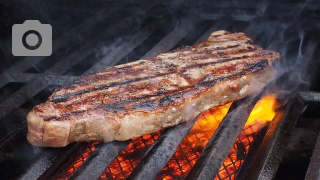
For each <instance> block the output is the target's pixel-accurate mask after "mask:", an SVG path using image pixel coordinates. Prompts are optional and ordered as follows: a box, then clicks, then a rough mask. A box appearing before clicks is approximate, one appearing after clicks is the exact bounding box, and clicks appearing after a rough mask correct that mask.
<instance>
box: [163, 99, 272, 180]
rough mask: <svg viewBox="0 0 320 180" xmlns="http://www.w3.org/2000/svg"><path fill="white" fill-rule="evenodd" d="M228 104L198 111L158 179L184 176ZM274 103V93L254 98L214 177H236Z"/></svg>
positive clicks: (223, 114)
mask: <svg viewBox="0 0 320 180" xmlns="http://www.w3.org/2000/svg"><path fill="white" fill-rule="evenodd" d="M230 106H231V103H229V104H226V105H224V106H219V107H216V108H213V109H210V110H209V111H207V112H205V113H203V114H202V115H200V116H199V118H198V120H197V122H196V123H195V125H194V127H193V128H192V129H191V130H190V132H189V134H188V135H187V136H186V137H185V139H184V140H183V141H182V143H181V145H180V146H179V148H178V149H177V151H176V152H175V154H174V155H173V157H172V158H171V159H170V160H169V162H168V164H167V165H166V166H165V167H164V169H163V170H162V172H161V173H160V174H159V175H158V177H157V179H159V180H160V179H165V180H171V179H176V178H175V177H180V178H185V177H186V176H187V175H188V173H189V172H190V170H191V169H192V167H193V166H194V164H195V163H196V161H197V159H198V158H199V156H200V154H201V152H202V150H203V149H204V147H205V146H206V145H207V143H208V142H209V140H210V138H211V136H212V135H213V133H214V132H215V131H216V129H217V128H218V126H219V124H220V122H221V121H222V119H223V118H224V117H225V115H226V114H227V112H228V110H229V108H230ZM276 106H277V100H276V97H275V95H269V96H266V97H264V98H263V99H261V100H260V101H258V102H257V104H256V105H255V107H254V109H253V110H252V112H251V114H250V116H249V118H248V120H247V122H246V124H245V126H244V128H243V130H242V132H241V134H240V135H239V136H238V138H237V141H236V143H235V144H234V146H233V148H232V149H231V150H230V152H229V155H228V157H227V158H226V159H225V162H224V163H223V165H222V166H221V168H220V170H219V173H218V175H217V176H216V177H215V179H224V178H227V177H229V179H234V178H235V175H236V172H237V170H239V168H240V166H241V164H242V163H243V160H244V157H245V155H246V154H247V153H248V152H249V148H250V144H251V143H252V142H253V140H254V136H252V134H253V133H255V132H257V131H258V130H260V129H261V128H262V127H264V126H265V125H266V123H268V122H270V121H271V120H272V119H273V117H274V115H275V108H276ZM250 135H251V136H250Z"/></svg>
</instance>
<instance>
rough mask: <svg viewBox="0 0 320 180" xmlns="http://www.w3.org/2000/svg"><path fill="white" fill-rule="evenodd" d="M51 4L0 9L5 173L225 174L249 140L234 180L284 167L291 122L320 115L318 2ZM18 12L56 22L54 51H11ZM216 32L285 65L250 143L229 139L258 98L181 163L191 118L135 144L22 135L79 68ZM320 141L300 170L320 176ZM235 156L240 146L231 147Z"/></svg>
mask: <svg viewBox="0 0 320 180" xmlns="http://www.w3.org/2000/svg"><path fill="white" fill-rule="evenodd" d="M55 3H60V5H59V6H58V5H56V4H50V3H37V2H36V1H35V0H34V1H30V2H29V3H28V4H24V5H22V4H19V3H17V4H13V3H11V2H10V3H6V4H3V6H2V8H3V9H4V10H3V11H0V13H3V16H2V17H3V18H2V19H0V21H1V24H2V25H1V26H3V27H2V29H3V31H1V34H0V38H1V43H0V52H1V54H0V63H1V65H2V66H1V68H0V72H1V73H0V129H1V130H0V173H1V176H2V177H3V178H4V179H17V178H20V179H37V178H40V179H51V178H53V179H57V178H71V179H72V178H73V179H76V178H79V179H83V178H84V177H85V178H86V179H88V178H95V179H97V178H105V179H110V177H112V176H118V175H119V176H123V177H128V178H130V179H142V177H143V178H144V179H152V178H154V177H156V178H157V179H162V178H164V177H167V176H168V177H169V176H170V177H172V178H176V179H179V178H181V179H184V178H189V179H196V178H198V179H213V178H215V177H216V178H218V179H223V178H224V177H222V175H221V174H220V173H219V175H218V176H217V173H218V172H220V171H221V169H220V167H221V166H222V165H223V162H224V160H225V159H226V157H227V158H228V157H229V158H230V157H232V153H229V152H230V150H231V149H232V147H235V146H236V147H237V148H238V151H239V149H241V147H242V149H243V146H244V147H247V146H248V144H250V147H252V148H250V151H249V152H247V151H246V152H245V153H242V154H244V155H245V156H244V157H243V158H245V157H246V159H245V161H241V164H242V166H241V168H240V169H236V170H234V171H229V170H230V169H232V168H233V169H235V166H232V165H231V166H225V168H224V169H227V171H226V173H225V175H226V176H231V177H235V175H236V174H237V177H238V179H243V178H244V179H257V178H266V179H270V178H271V177H273V176H274V175H275V174H276V173H277V176H276V177H278V174H279V173H280V172H277V171H278V166H279V164H283V161H284V160H283V159H282V155H283V153H284V151H285V148H286V144H287V143H288V141H289V136H288V134H290V133H291V132H292V131H293V129H294V128H295V124H296V122H297V121H298V126H299V122H300V121H299V120H300V119H301V116H308V117H315V119H319V117H320V115H319V114H318V113H317V111H316V112H315V110H314V109H315V108H314V107H318V106H319V101H320V95H319V87H318V86H317V84H318V83H317V81H319V78H318V79H317V77H320V76H319V58H320V57H319V54H318V53H316V52H319V50H320V47H319V37H320V33H319V32H320V29H319V27H320V24H319V18H320V11H319V10H318V9H319V5H318V4H317V3H316V2H312V1H311V2H310V1H308V2H307V1H306V2H288V1H283V2H282V3H268V2H261V3H257V2H249V1H245V2H237V1H221V2H219V3H218V2H216V1H215V2H209V1H203V2H197V3H196V4H194V2H193V1H188V0H186V1H182V0H181V1H175V2H169V1H168V2H166V1H162V2H161V3H160V2H159V3H158V2H157V3H155V2H150V1H144V0H141V1H136V2H133V1H122V2H118V1H93V2H92V3H89V4H86V3H82V2H78V3H76V4H71V2H69V3H67V2H55ZM21 9H26V11H21ZM27 10H28V11H27ZM24 18H28V19H29V18H30V19H38V20H40V21H41V23H44V24H45V23H50V24H51V25H52V27H53V46H52V47H53V49H52V52H53V53H52V55H51V56H49V57H43V56H38V57H15V56H13V55H12V53H11V28H12V25H13V24H21V23H23V22H24V20H25V19H24ZM215 30H228V31H231V32H244V33H246V34H247V35H248V36H249V37H250V38H252V39H253V41H254V42H255V43H256V44H258V45H259V46H261V47H263V48H264V49H269V50H274V51H277V52H280V53H281V54H282V61H281V63H279V64H277V65H276V68H278V69H280V70H281V71H280V75H279V77H278V78H277V79H276V80H275V81H274V82H273V83H271V84H270V85H269V86H268V87H272V88H267V89H266V90H265V93H267V94H268V93H276V94H277V96H278V98H279V100H280V106H279V107H280V108H279V109H278V112H279V113H278V114H277V115H276V116H275V118H274V120H273V121H272V122H271V123H270V125H269V127H265V128H263V129H261V130H260V131H258V132H257V133H255V134H252V137H253V138H254V139H255V141H253V142H251V141H250V138H249V137H248V136H246V137H242V138H244V139H246V138H248V139H249V140H248V141H249V142H250V143H248V141H245V142H242V143H240V144H238V145H235V140H236V139H237V138H238V139H239V138H241V137H240V136H238V135H239V134H240V133H241V132H242V131H245V129H243V125H244V123H245V121H246V120H247V116H248V115H249V112H250V111H251V109H252V108H253V106H254V105H255V102H256V101H257V100H258V99H259V96H255V97H248V98H245V99H242V100H240V101H237V102H234V103H233V104H232V105H231V109H230V112H229V113H228V114H227V115H226V117H225V119H224V120H223V121H222V123H221V126H219V128H218V129H217V130H216V133H214V134H213V135H212V137H208V138H207V140H208V144H207V145H206V146H205V147H203V148H204V150H203V148H201V149H197V150H193V151H194V152H192V153H193V155H194V156H195V157H196V158H195V159H192V158H191V157H193V155H192V153H191V154H190V155H187V156H186V159H187V161H185V163H186V164H187V165H184V164H183V162H180V160H178V159H175V158H176V157H177V153H179V152H183V153H181V154H187V153H188V152H185V151H187V150H186V149H181V146H182V145H183V143H185V140H184V138H185V137H186V136H187V135H188V132H189V131H190V129H191V131H192V128H194V127H195V126H196V125H197V124H196V125H195V126H193V125H194V123H195V120H192V121H190V123H186V124H181V125H178V126H175V127H173V128H170V129H167V130H164V131H163V132H158V133H154V134H150V135H146V136H143V137H139V138H136V139H135V140H134V141H125V142H111V143H107V144H99V143H98V142H91V143H74V144H71V145H69V146H67V147H64V148H39V147H34V146H32V145H30V144H29V143H28V142H27V141H26V134H27V124H26V119H25V117H26V115H27V113H28V112H29V111H30V110H31V108H32V107H33V106H35V105H37V104H40V103H42V102H45V101H46V100H47V98H48V97H49V96H50V95H51V93H52V92H53V91H54V89H56V88H58V87H61V86H64V85H68V84H69V83H70V82H71V81H74V80H75V79H77V76H79V75H88V74H92V73H95V72H98V71H100V70H102V69H103V68H105V67H109V66H113V65H117V64H123V63H126V62H131V61H134V60H138V59H145V58H150V57H153V56H156V55H157V54H159V53H163V52H167V51H170V50H173V49H176V48H177V47H181V46H183V45H192V44H195V43H199V42H201V41H203V40H205V39H207V38H208V36H209V34H210V33H211V32H213V31H215ZM316 73H318V75H317V74H316ZM310 91H314V92H310ZM306 105H308V106H306ZM304 110H305V113H303V114H302V115H300V112H303V111H304ZM243 112H246V113H243ZM310 114H311V115H310ZM234 117H237V118H234ZM299 117H300V119H299ZM318 132H319V131H317V133H318ZM264 134H266V136H264ZM188 136H189V135H188ZM188 136H187V137H188ZM259 139H260V140H259ZM319 141H320V140H319V139H318V142H317V143H316V148H315V150H314V152H315V154H314V155H313V157H312V158H311V163H310V167H309V169H308V171H307V172H304V174H303V177H304V176H305V174H306V175H307V177H318V178H319V176H320V174H319V172H318V169H319V162H320V161H319V158H317V155H316V153H317V152H319V147H318V146H319ZM173 142H174V143H173ZM259 142H261V143H259ZM180 143H182V144H181V145H180ZM238 143H239V141H238ZM238 146H239V147H238ZM130 148H132V149H139V153H138V154H135V155H134V157H130V152H131V151H130ZM177 148H178V150H177V151H176V149H177ZM251 149H252V150H251ZM128 154H129V157H130V158H131V159H130V160H129V161H128V162H129V166H127V168H129V169H130V173H126V171H125V169H122V167H121V164H122V161H125V160H123V158H122V157H124V155H128ZM310 154H312V152H311V153H310ZM118 155H120V156H118ZM237 156H239V157H240V156H241V153H239V152H237ZM271 157H275V158H271ZM198 158H199V160H198V161H196V159H198ZM240 159H241V158H240ZM168 161H169V162H172V161H176V164H178V165H179V166H181V167H180V172H174V171H172V169H170V166H168V164H167V162H168ZM261 162H263V163H261ZM235 163H240V161H236V162H235ZM113 164H119V166H118V167H119V169H118V170H114V169H110V168H111V165H113ZM173 164H174V163H173ZM109 165H110V166H109ZM233 165H234V164H233ZM183 166H186V168H189V169H190V173H184V169H182V168H183ZM112 167H116V166H112ZM120 167H121V168H120ZM222 169H223V168H222ZM279 171H280V170H279ZM188 172H189V171H188Z"/></svg>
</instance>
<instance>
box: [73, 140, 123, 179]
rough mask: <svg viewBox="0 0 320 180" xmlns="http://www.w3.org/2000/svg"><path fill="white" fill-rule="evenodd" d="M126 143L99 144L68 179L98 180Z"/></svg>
mask: <svg viewBox="0 0 320 180" xmlns="http://www.w3.org/2000/svg"><path fill="white" fill-rule="evenodd" d="M128 143H129V141H124V142H119V141H115V142H110V143H107V144H100V146H99V147H98V148H97V149H96V150H95V151H94V152H93V153H91V154H90V156H89V157H88V159H87V160H86V161H85V162H84V164H83V165H82V166H81V168H79V169H78V170H77V171H76V173H75V174H74V176H72V178H70V179H98V178H99V177H100V175H101V174H102V173H103V172H104V171H105V170H106V169H107V167H108V166H109V164H110V163H111V162H112V161H113V160H114V159H115V158H116V157H117V156H118V155H119V153H120V152H121V151H122V150H123V149H124V148H125V147H127V145H128Z"/></svg>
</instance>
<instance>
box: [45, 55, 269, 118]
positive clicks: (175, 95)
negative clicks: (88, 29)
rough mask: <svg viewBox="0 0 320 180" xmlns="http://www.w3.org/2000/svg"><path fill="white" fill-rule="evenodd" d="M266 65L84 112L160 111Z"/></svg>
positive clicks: (263, 61)
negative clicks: (99, 110)
mask: <svg viewBox="0 0 320 180" xmlns="http://www.w3.org/2000/svg"><path fill="white" fill-rule="evenodd" d="M268 65H269V61H268V60H267V59H266V60H262V61H259V62H256V63H252V64H247V65H246V69H244V70H242V71H240V72H236V73H234V74H231V75H227V76H224V77H218V78H215V79H213V80H210V81H208V80H205V79H202V80H201V81H200V82H199V83H198V84H195V85H192V86H188V87H180V88H178V89H176V90H173V91H167V92H158V93H155V94H148V95H145V96H139V97H128V99H125V100H120V101H118V102H115V103H107V104H105V105H101V106H98V107H96V108H93V109H90V108H89V109H87V110H86V111H88V110H95V109H98V108H102V109H104V110H107V111H112V112H119V111H123V110H126V111H127V112H130V111H131V110H142V111H151V110H156V109H160V108H159V107H163V108H165V107H167V106H169V105H170V104H171V103H175V102H179V101H182V100H183V96H184V95H185V94H187V93H190V94H193V95H194V96H197V95H198V94H200V93H201V92H202V91H204V90H205V89H206V88H207V87H211V86H213V85H214V84H216V83H218V82H221V81H225V80H229V79H232V78H236V77H238V76H243V75H245V74H249V73H254V72H258V71H260V70H262V69H264V68H265V67H267V66H268ZM201 87H205V88H201ZM155 97H156V98H157V99H156V100H152V99H151V100H150V98H155ZM135 102H140V103H139V104H134V103H135ZM82 112H84V110H81V111H69V112H67V113H64V114H62V115H61V116H60V117H57V116H47V117H44V120H45V121H48V120H61V119H67V118H68V117H69V116H72V115H75V114H80V113H82Z"/></svg>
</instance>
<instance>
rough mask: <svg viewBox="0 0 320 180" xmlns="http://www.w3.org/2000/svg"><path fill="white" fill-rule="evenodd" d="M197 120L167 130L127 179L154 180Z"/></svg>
mask: <svg viewBox="0 0 320 180" xmlns="http://www.w3.org/2000/svg"><path fill="white" fill-rule="evenodd" d="M196 120H197V118H195V119H193V120H190V121H188V122H186V123H183V124H180V125H177V126H175V127H173V128H170V129H167V130H166V131H165V132H164V133H163V134H162V135H161V136H160V137H159V139H158V140H157V141H156V143H155V144H154V145H153V147H152V148H151V149H150V150H149V151H148V152H147V154H146V155H145V156H144V157H143V159H142V160H141V162H140V163H139V164H138V166H137V167H136V168H135V169H134V170H133V172H132V173H131V175H130V177H129V178H128V179H154V178H155V177H156V176H157V175H158V173H159V172H160V171H161V170H162V168H163V167H164V166H165V165H166V164H167V162H168V161H169V159H170V158H171V157H172V155H173V154H174V153H175V151H176V149H177V147H178V146H179V145H180V143H181V141H182V140H183V139H184V137H185V136H186V135H187V134H188V132H189V131H190V129H191V128H192V126H193V125H194V123H195V121H196Z"/></svg>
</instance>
